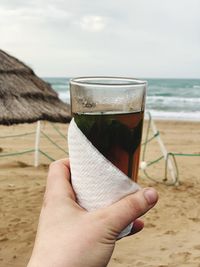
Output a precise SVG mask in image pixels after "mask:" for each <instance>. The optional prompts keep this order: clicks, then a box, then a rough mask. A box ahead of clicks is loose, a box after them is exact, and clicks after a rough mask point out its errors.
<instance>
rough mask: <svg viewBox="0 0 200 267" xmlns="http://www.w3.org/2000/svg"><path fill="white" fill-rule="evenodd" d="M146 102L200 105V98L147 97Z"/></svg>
mask: <svg viewBox="0 0 200 267" xmlns="http://www.w3.org/2000/svg"><path fill="white" fill-rule="evenodd" d="M147 101H149V102H150V101H160V102H167V103H171V102H176V103H177V102H184V103H187V102H190V103H200V98H194V97H174V96H171V97H167V96H155V95H154V96H147Z"/></svg>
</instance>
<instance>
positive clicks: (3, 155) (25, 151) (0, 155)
mask: <svg viewBox="0 0 200 267" xmlns="http://www.w3.org/2000/svg"><path fill="white" fill-rule="evenodd" d="M33 152H35V149H30V150H24V151H20V152H14V153H3V154H0V157H1V158H3V157H10V156H19V155H23V154H28V153H33ZM39 152H40V153H41V154H42V155H44V156H45V157H47V158H48V159H49V160H51V161H55V159H53V158H52V157H50V156H49V155H48V154H47V153H45V152H44V151H42V150H40V149H39Z"/></svg>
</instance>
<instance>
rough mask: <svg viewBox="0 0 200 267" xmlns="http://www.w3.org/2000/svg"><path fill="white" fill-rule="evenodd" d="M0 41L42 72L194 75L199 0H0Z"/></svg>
mask: <svg viewBox="0 0 200 267" xmlns="http://www.w3.org/2000/svg"><path fill="white" fill-rule="evenodd" d="M0 48H1V49H3V50H5V51H7V52H9V53H11V54H12V55H14V56H16V57H18V58H19V59H21V60H23V61H24V62H25V63H27V64H28V65H29V66H30V67H31V68H33V69H34V71H35V72H36V74H38V75H39V76H42V77H48V76H58V77H59V76H64V77H65V76H66V77H68V76H80V75H120V76H133V77H139V78H141V77H172V78H173V77H180V78H189V77H191V78H195V77H196V78H200V1H199V0H168V1H162V0H137V1H136V0H71V1H70V0H0Z"/></svg>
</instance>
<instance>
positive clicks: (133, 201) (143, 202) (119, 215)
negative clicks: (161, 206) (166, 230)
mask: <svg viewBox="0 0 200 267" xmlns="http://www.w3.org/2000/svg"><path fill="white" fill-rule="evenodd" d="M157 201H158V194H157V192H156V190H155V189H154V188H144V189H141V190H139V191H137V192H136V193H134V194H131V195H128V196H127V197H125V198H123V199H121V200H120V201H118V202H116V203H114V204H113V205H111V206H109V207H107V208H106V209H105V210H106V213H107V214H108V216H106V218H107V220H108V221H107V223H108V225H109V226H110V229H112V230H113V231H114V232H116V233H118V234H119V233H120V232H121V231H122V230H123V229H124V228H125V227H126V226H128V225H129V224H130V223H132V222H133V221H135V220H136V219H137V218H138V217H140V216H142V215H143V214H144V213H146V212H147V211H148V210H149V209H151V208H152V207H153V206H154V205H155V204H156V202H157Z"/></svg>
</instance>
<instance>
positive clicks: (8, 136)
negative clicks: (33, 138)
mask: <svg viewBox="0 0 200 267" xmlns="http://www.w3.org/2000/svg"><path fill="white" fill-rule="evenodd" d="M34 133H35V132H29V133H24V134H13V135H5V136H0V138H1V139H3V138H11V137H21V136H27V135H32V134H34Z"/></svg>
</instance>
